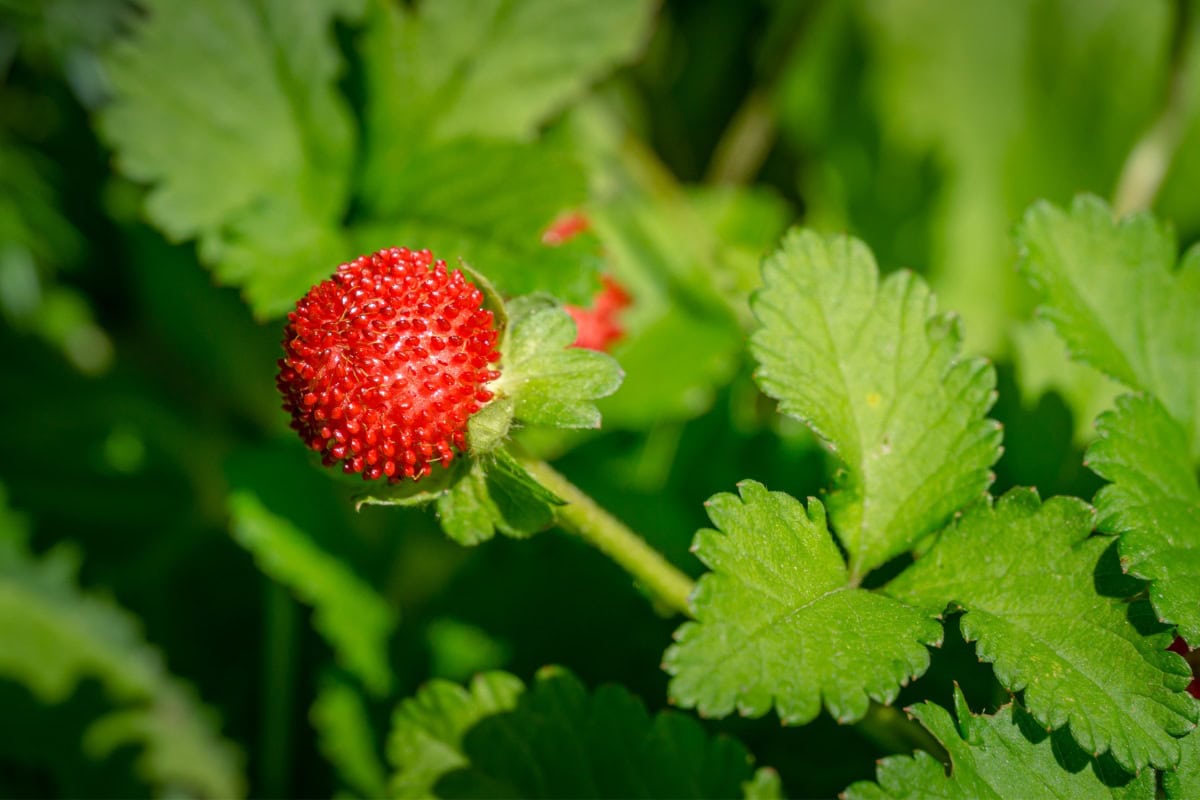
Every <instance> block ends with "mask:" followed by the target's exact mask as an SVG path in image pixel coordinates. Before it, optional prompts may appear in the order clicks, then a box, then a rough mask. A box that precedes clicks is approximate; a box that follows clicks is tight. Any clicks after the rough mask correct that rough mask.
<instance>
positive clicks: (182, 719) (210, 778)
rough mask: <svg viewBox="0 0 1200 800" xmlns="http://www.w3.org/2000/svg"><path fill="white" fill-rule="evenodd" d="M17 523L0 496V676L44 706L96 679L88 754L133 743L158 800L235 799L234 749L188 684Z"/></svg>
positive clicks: (66, 558) (74, 565) (60, 552)
mask: <svg viewBox="0 0 1200 800" xmlns="http://www.w3.org/2000/svg"><path fill="white" fill-rule="evenodd" d="M22 527H23V526H22V524H21V522H20V520H19V519H18V518H16V517H15V516H13V515H11V514H10V512H9V511H8V509H7V508H6V507H5V505H4V503H3V493H2V491H0V642H3V646H0V676H3V677H5V678H10V679H13V680H15V681H18V682H19V683H21V684H23V685H24V686H26V687H27V688H28V689H29V690H30V691H31V692H32V693H33V694H34V695H36V696H37V697H38V698H39V699H40V700H41V701H42V702H44V703H48V704H57V703H62V702H63V701H65V700H66V699H67V698H69V697H70V696H71V695H72V693H74V692H75V690H76V689H77V688H78V687H79V686H80V684H82V683H84V682H85V681H87V680H96V681H98V682H99V683H100V685H101V686H102V687H103V688H104V691H105V693H106V694H107V695H108V697H109V698H111V700H112V701H113V703H114V704H115V708H114V710H112V711H111V712H109V713H106V714H105V715H103V716H101V717H99V718H97V719H96V720H95V721H94V722H93V723H92V724H91V725H90V726H89V728H88V729H87V730H86V731H85V732H84V735H83V746H84V750H85V751H86V752H88V753H89V754H90V755H91V756H92V757H93V758H96V759H97V760H99V759H101V758H104V757H106V756H108V755H109V754H111V753H113V752H115V751H117V750H118V749H121V748H123V747H128V746H129V745H134V746H137V747H140V748H141V752H140V753H139V754H138V756H137V759H136V762H135V766H136V768H137V770H138V772H139V773H140V774H141V775H142V776H143V777H144V778H145V779H146V780H147V781H149V782H150V783H151V784H152V785H154V786H156V787H158V789H159V791H160V792H162V793H164V794H168V793H170V792H172V791H185V792H188V793H194V794H196V795H198V796H207V797H240V796H242V795H243V794H244V793H245V790H246V787H245V779H244V778H243V777H242V774H241V765H240V762H241V757H240V755H239V754H238V752H237V750H236V748H235V747H234V746H233V745H232V744H230V743H229V742H228V741H226V740H224V739H222V738H221V736H220V734H219V732H218V730H217V726H216V725H215V724H214V722H213V720H212V719H211V718H210V714H209V712H208V710H207V709H205V708H204V707H203V706H201V705H200V703H199V702H198V701H197V700H196V697H195V694H194V692H193V691H192V689H191V687H190V686H188V685H186V684H184V683H183V682H181V681H179V680H178V679H176V678H175V677H173V676H172V675H170V674H169V673H168V672H167V671H166V669H165V667H164V665H163V659H162V655H161V654H160V653H159V652H158V651H157V650H155V649H154V648H153V647H151V646H150V645H149V644H147V643H146V641H145V639H143V637H142V633H141V631H140V630H139V626H138V624H137V621H136V620H135V618H134V617H133V616H132V615H131V614H129V613H128V612H126V611H125V610H124V609H121V608H119V607H118V606H116V605H114V604H113V603H111V602H109V601H107V600H105V599H102V598H100V597H97V596H94V595H91V594H87V593H84V592H83V591H81V590H80V589H79V587H78V585H77V583H76V573H77V571H78V559H77V558H76V557H75V556H74V554H73V553H72V552H71V551H69V550H68V549H66V548H59V549H57V550H54V551H53V552H51V553H49V554H48V555H47V556H45V557H44V558H41V559H35V558H33V557H32V556H31V555H30V554H29V552H28V550H27V549H26V546H25V533H24V531H23V529H22Z"/></svg>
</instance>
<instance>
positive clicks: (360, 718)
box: [308, 673, 387, 797]
mask: <svg viewBox="0 0 1200 800" xmlns="http://www.w3.org/2000/svg"><path fill="white" fill-rule="evenodd" d="M308 716H309V721H310V722H311V723H312V726H313V728H314V729H315V730H316V732H317V748H318V749H319V750H320V751H321V753H322V755H324V756H325V758H326V759H327V760H328V761H329V763H331V764H333V766H334V768H335V769H336V770H337V773H338V775H339V776H340V777H341V779H342V781H344V782H345V783H346V784H347V785H348V786H350V787H351V788H352V789H354V790H355V791H356V792H358V793H359V795H360V796H362V797H383V796H384V795H385V792H386V786H387V776H386V775H385V774H384V770H383V763H382V762H381V761H380V759H379V755H378V753H376V752H375V737H374V732H373V731H372V729H371V719H370V716H369V712H368V709H367V706H366V702H365V701H364V698H363V696H362V695H361V694H360V693H359V691H358V690H357V689H356V688H354V686H353V685H351V684H350V683H349V682H347V681H346V680H344V679H342V678H340V677H338V676H337V675H335V674H333V673H330V674H327V675H325V676H324V677H323V678H322V680H321V683H320V686H319V688H318V689H317V699H316V700H315V701H313V705H312V709H311V710H310V711H309V715H308Z"/></svg>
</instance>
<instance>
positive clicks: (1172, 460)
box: [1087, 395, 1200, 642]
mask: <svg viewBox="0 0 1200 800" xmlns="http://www.w3.org/2000/svg"><path fill="white" fill-rule="evenodd" d="M1096 428H1097V430H1098V432H1099V434H1100V438H1099V439H1098V440H1097V441H1096V442H1095V443H1094V444H1093V445H1092V446H1091V447H1090V448H1089V449H1088V452H1087V463H1088V466H1089V467H1091V469H1092V470H1093V471H1095V472H1096V474H1098V475H1100V477H1102V478H1104V479H1105V480H1109V481H1112V483H1111V484H1109V485H1108V486H1105V487H1104V488H1103V489H1101V490H1100V491H1099V492H1098V493H1097V494H1096V509H1097V511H1099V513H1100V520H1099V528H1100V530H1102V531H1104V532H1106V533H1116V534H1120V535H1121V538H1120V540H1119V543H1118V547H1119V548H1120V552H1121V565H1122V567H1123V568H1124V569H1125V570H1126V571H1127V572H1129V573H1130V574H1131V575H1136V576H1137V577H1139V578H1142V579H1144V580H1148V581H1150V582H1151V583H1150V601H1151V602H1152V603H1153V604H1154V609H1155V611H1156V612H1158V616H1159V617H1160V618H1161V619H1163V620H1165V621H1167V622H1170V623H1173V624H1175V625H1178V626H1179V634H1180V635H1181V636H1183V638H1184V639H1186V640H1187V641H1189V642H1200V485H1198V484H1197V482H1196V472H1195V470H1194V469H1193V467H1192V460H1191V457H1190V455H1189V453H1188V446H1187V442H1188V438H1187V434H1186V432H1185V431H1184V429H1183V428H1182V427H1181V426H1180V425H1179V423H1177V422H1176V421H1175V420H1173V419H1172V418H1171V416H1170V415H1169V414H1168V413H1167V411H1166V409H1164V408H1163V407H1162V405H1161V404H1160V403H1159V402H1158V401H1157V400H1155V399H1154V398H1153V397H1148V396H1145V395H1140V396H1135V395H1126V396H1124V397H1121V398H1119V399H1118V400H1117V408H1116V410H1115V411H1111V412H1108V413H1106V414H1104V415H1102V416H1101V417H1100V418H1099V419H1098V420H1096Z"/></svg>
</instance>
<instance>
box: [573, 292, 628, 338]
mask: <svg viewBox="0 0 1200 800" xmlns="http://www.w3.org/2000/svg"><path fill="white" fill-rule="evenodd" d="M600 280H601V281H602V282H603V283H604V288H603V289H601V290H600V292H599V293H598V294H597V295H596V298H595V300H593V301H592V307H591V308H580V307H579V306H566V309H567V313H568V314H570V315H571V316H572V317H573V318H574V320H575V328H576V331H577V333H576V336H575V346H576V347H585V348H587V349H588V350H607V349H608V348H609V347H611V346H612V345H613V344H614V343H616V342H617V341H619V340H620V339H621V338H622V337H624V336H625V329H624V328H622V327H621V324H620V322H618V321H617V317H618V315H619V314H620V312H621V311H623V310H624V309H626V308H628V307H629V305H630V304H631V303H632V302H633V300H632V298H630V296H629V293H628V292H626V291H625V289H624V287H622V286H621V284H619V283H617V281H616V279H615V278H613V277H612V276H611V275H601V276H600Z"/></svg>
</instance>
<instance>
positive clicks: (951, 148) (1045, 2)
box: [793, 0, 1178, 355]
mask: <svg viewBox="0 0 1200 800" xmlns="http://www.w3.org/2000/svg"><path fill="white" fill-rule="evenodd" d="M847 6H849V8H848V9H847ZM830 11H831V12H833V11H835V10H834V9H831V10H830ZM836 12H840V13H842V14H844V15H845V16H848V17H849V20H848V23H847V24H844V25H840V26H839V29H840V31H846V33H844V34H843V36H845V35H847V34H848V35H849V41H848V42H846V43H845V44H844V45H843V46H842V47H830V46H829V45H828V44H826V42H825V41H823V40H820V39H818V40H817V41H814V42H813V43H812V45H811V46H809V47H799V48H796V49H797V50H798V51H799V52H798V54H797V58H804V57H806V56H808V53H809V52H811V51H814V50H818V51H819V50H822V49H823V50H826V51H827V52H831V54H832V56H833V58H835V59H839V61H835V62H834V63H835V66H834V74H832V75H826V74H821V73H819V72H816V73H810V80H811V83H810V84H809V85H810V91H811V92H813V93H815V96H816V98H818V100H817V102H818V103H819V106H818V108H820V106H825V107H828V108H829V111H828V112H827V113H828V114H829V115H830V116H831V117H832V120H831V121H832V122H833V127H832V128H831V129H829V130H827V131H820V130H819V129H818V130H816V131H813V132H814V133H817V134H818V135H819V136H820V141H819V143H817V144H816V145H815V147H817V148H819V150H821V151H824V152H825V153H828V154H829V155H828V156H826V158H825V159H824V160H825V162H826V163H825V164H821V165H820V166H819V167H818V166H817V165H810V166H809V168H807V169H806V170H805V172H806V173H811V174H812V176H813V177H812V178H808V179H807V180H808V181H809V182H812V181H814V180H821V181H822V184H819V185H818V186H815V187H813V190H810V191H809V192H807V193H805V197H806V199H807V197H809V196H811V197H813V199H814V203H813V205H814V206H817V208H818V213H820V212H821V211H825V209H824V208H821V207H828V206H834V208H833V209H830V211H834V212H836V211H838V210H841V209H844V211H843V212H842V213H843V214H845V215H846V216H848V217H849V219H842V220H839V219H837V217H836V215H835V214H830V213H829V211H825V213H824V214H822V216H824V217H825V218H826V219H827V220H829V224H832V225H837V227H834V228H830V230H847V229H848V230H851V231H864V232H869V234H867V235H865V237H864V238H866V239H867V240H868V241H872V242H876V241H879V242H883V241H885V238H886V239H894V240H901V241H903V242H904V243H905V244H901V245H899V246H898V247H897V246H896V245H893V247H895V248H896V249H900V250H902V251H905V252H902V253H898V254H897V255H900V256H903V257H905V258H906V259H907V257H908V253H912V252H914V251H916V253H921V251H922V250H928V253H929V255H928V260H924V259H923V260H921V261H920V262H919V263H922V264H928V266H929V281H930V283H931V285H932V286H933V287H934V288H935V290H936V291H937V293H938V297H939V299H940V301H941V303H942V304H943V305H944V306H945V307H946V308H953V309H955V310H956V311H957V312H959V313H961V314H962V315H963V319H964V320H965V322H966V335H967V343H968V347H969V348H970V350H971V351H972V352H983V353H988V354H992V355H999V354H1000V353H1001V352H1003V350H1004V348H1005V347H1006V344H1005V336H1006V334H1007V331H1008V326H1009V325H1010V324H1011V322H1012V321H1013V320H1014V319H1021V318H1023V317H1024V316H1025V314H1026V312H1027V310H1028V307H1029V303H1030V298H1029V296H1028V295H1029V293H1028V292H1027V291H1026V287H1025V286H1024V285H1023V281H1022V280H1021V279H1020V277H1019V276H1018V275H1016V274H1015V273H1014V271H1013V270H1012V268H1011V266H1012V260H1013V255H1014V254H1015V252H1014V251H1015V248H1014V247H1013V242H1012V226H1013V224H1014V223H1015V222H1017V220H1018V219H1019V218H1020V215H1021V213H1022V211H1023V210H1024V208H1025V207H1026V206H1027V205H1028V203H1029V201H1030V199H1031V198H1035V197H1049V198H1051V199H1054V200H1055V201H1065V200H1067V199H1069V197H1070V196H1071V194H1072V193H1074V192H1077V191H1079V190H1080V189H1086V190H1089V191H1095V192H1102V193H1106V192H1108V191H1110V190H1111V189H1112V188H1113V186H1114V184H1115V183H1116V180H1117V176H1118V173H1119V172H1120V170H1121V165H1122V163H1123V162H1124V161H1125V159H1126V157H1127V156H1128V154H1129V152H1130V150H1131V149H1132V148H1133V147H1134V145H1135V144H1136V142H1137V140H1138V137H1140V136H1141V135H1142V134H1143V133H1144V132H1145V131H1146V130H1147V129H1149V128H1150V126H1151V125H1152V124H1153V123H1154V118H1155V116H1156V115H1157V114H1158V113H1159V110H1160V108H1161V106H1162V103H1163V98H1164V96H1165V93H1166V92H1167V91H1168V90H1167V86H1168V85H1169V83H1170V78H1171V76H1170V75H1169V74H1168V70H1169V69H1170V68H1171V66H1172V64H1171V62H1172V58H1171V51H1172V49H1173V40H1174V38H1175V30H1176V28H1177V27H1178V23H1177V20H1178V17H1177V15H1176V12H1175V9H1174V8H1173V7H1172V6H1170V5H1169V4H1166V5H1164V4H1162V3H1145V2H1141V1H1140V0H1101V1H1100V2H1082V3H1081V2H1076V0H974V1H973V2H969V3H961V2H956V0H934V1H933V2H931V1H930V0H890V1H889V2H886V3H874V2H858V3H851V4H839V7H838V9H836ZM836 12H835V13H836ZM826 16H828V14H827V15H826ZM821 33H823V34H825V36H824V39H830V38H832V36H830V33H832V32H826V31H822V32H821ZM806 44H807V43H806ZM864 48H865V50H866V54H865V56H864V55H863V54H862V50H863V49H864ZM860 75H861V78H860V77H858V76H860ZM1047 75H1053V76H1055V78H1054V80H1045V79H1044V78H1045V76H1047ZM850 76H854V78H851V80H855V81H856V82H855V83H853V84H851V85H849V86H846V85H844V84H843V85H838V84H836V83H834V81H836V80H837V79H838V78H839V77H842V78H843V80H844V79H845V78H847V77H850ZM851 97H858V98H861V100H860V102H861V104H862V105H863V106H866V108H865V109H862V110H859V109H858V108H856V104H855V102H854V101H853V100H850V99H849V98H851ZM826 98H827V99H826ZM813 111H817V113H813ZM813 111H810V110H809V109H808V108H803V107H802V108H797V109H795V110H794V111H793V117H794V118H796V119H798V120H799V124H802V125H804V126H805V127H807V128H810V129H811V128H812V127H813V126H812V123H811V122H809V119H812V118H814V117H815V118H816V119H818V120H820V119H821V116H820V112H819V110H817V109H814V110H813ZM805 112H808V113H807V114H806V113H805ZM801 115H804V116H803V117H801ZM864 116H865V117H866V118H865V119H864ZM809 147H813V145H809ZM822 179H823V180H822ZM822 189H823V190H824V191H819V192H818V191H816V190H822ZM839 206H840V207H841V209H839V208H838V207H839ZM830 217H833V218H832V219H830ZM881 218H882V221H881ZM839 223H840V224H839ZM914 242H915V243H914Z"/></svg>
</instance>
